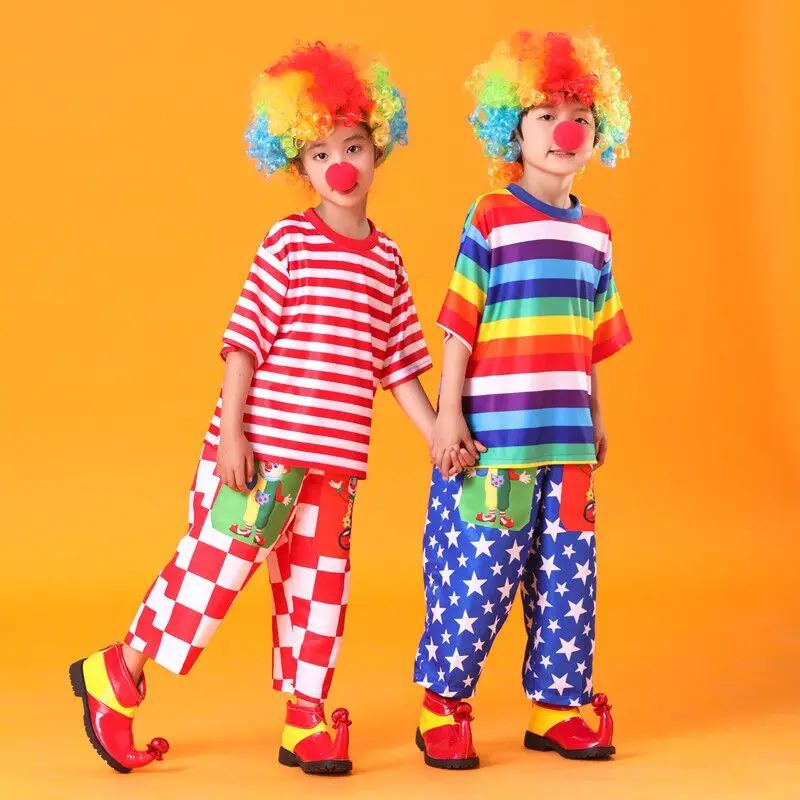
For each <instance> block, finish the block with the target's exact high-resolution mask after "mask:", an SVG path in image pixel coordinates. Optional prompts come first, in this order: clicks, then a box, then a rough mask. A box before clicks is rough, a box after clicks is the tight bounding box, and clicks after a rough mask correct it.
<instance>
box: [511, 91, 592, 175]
mask: <svg viewBox="0 0 800 800" xmlns="http://www.w3.org/2000/svg"><path fill="white" fill-rule="evenodd" d="M565 122H568V123H577V124H578V125H580V126H582V127H584V128H585V135H584V136H583V139H582V141H580V142H579V143H573V142H570V143H569V144H568V147H569V148H570V149H565V146H564V145H563V144H559V143H557V142H556V139H559V138H560V137H559V136H558V135H557V134H556V128H557V127H558V126H559V125H561V124H562V123H565ZM568 127H574V125H573V126H568ZM562 130H563V129H562ZM520 132H521V136H520V135H518V141H519V144H520V148H521V149H522V162H523V164H524V165H525V167H526V169H527V168H532V169H536V170H539V171H541V172H547V173H549V174H551V175H560V176H564V177H567V176H569V175H574V174H575V173H576V172H578V171H579V170H581V169H582V168H583V167H585V166H586V164H587V163H588V162H589V159H590V158H591V157H592V150H593V149H594V137H595V121H594V117H593V116H592V112H591V111H590V109H588V108H586V106H584V105H581V104H580V103H578V102H576V101H574V100H565V101H564V102H563V103H562V104H561V105H560V106H537V107H536V108H532V109H530V111H528V112H527V113H526V114H525V116H524V117H523V118H522V122H521V123H520ZM578 138H579V137H578Z"/></svg>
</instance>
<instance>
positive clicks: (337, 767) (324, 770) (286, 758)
mask: <svg viewBox="0 0 800 800" xmlns="http://www.w3.org/2000/svg"><path fill="white" fill-rule="evenodd" d="M278 763H279V764H283V766H284V767H300V769H301V770H303V772H305V774H306V775H346V774H347V773H348V772H351V771H352V769H353V762H352V761H345V760H342V759H335V758H328V759H325V760H323V761H303V759H302V758H298V757H297V756H296V755H295V754H294V753H292V752H290V751H289V750H287V749H286V748H285V747H281V749H280V750H278Z"/></svg>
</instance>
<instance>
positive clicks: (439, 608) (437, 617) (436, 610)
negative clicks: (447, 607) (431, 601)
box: [431, 600, 444, 625]
mask: <svg viewBox="0 0 800 800" xmlns="http://www.w3.org/2000/svg"><path fill="white" fill-rule="evenodd" d="M431 612H432V614H433V619H432V620H431V622H432V623H433V622H441V623H442V625H444V621H443V620H442V614H444V606H443V605H441V604H440V603H439V601H438V600H437V601H436V605H435V606H434V607H433V608H432V609H431Z"/></svg>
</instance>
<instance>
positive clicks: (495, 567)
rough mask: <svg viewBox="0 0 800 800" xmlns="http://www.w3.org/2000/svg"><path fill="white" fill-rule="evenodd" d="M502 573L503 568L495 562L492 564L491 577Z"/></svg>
mask: <svg viewBox="0 0 800 800" xmlns="http://www.w3.org/2000/svg"><path fill="white" fill-rule="evenodd" d="M502 571H503V568H502V567H501V566H500V564H498V562H497V561H495V562H494V564H492V575H499V574H500V573H501V572H502Z"/></svg>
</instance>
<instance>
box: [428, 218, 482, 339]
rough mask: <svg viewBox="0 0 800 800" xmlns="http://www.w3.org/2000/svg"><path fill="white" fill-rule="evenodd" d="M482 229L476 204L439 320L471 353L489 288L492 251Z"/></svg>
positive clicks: (467, 226) (464, 234) (462, 238)
mask: <svg viewBox="0 0 800 800" xmlns="http://www.w3.org/2000/svg"><path fill="white" fill-rule="evenodd" d="M480 228H481V226H480V225H479V219H478V218H477V203H476V204H474V205H473V206H472V208H470V210H469V213H468V214H467V219H466V221H465V223H464V230H463V231H462V233H461V243H460V245H459V248H458V256H457V257H456V264H455V269H454V270H453V277H452V279H451V280H450V287H449V289H448V291H447V295H446V297H445V300H444V304H443V306H442V310H441V311H440V313H439V318H438V320H437V322H438V324H439V326H440V327H441V328H443V329H444V331H445V333H446V334H447V335H448V336H455V337H456V338H457V339H458V340H459V341H460V342H461V343H462V344H463V345H464V346H465V347H466V348H467V349H468V350H469V351H470V352H472V349H473V347H474V346H475V341H476V339H477V337H478V328H479V327H480V320H481V316H482V314H483V308H484V306H485V304H486V292H487V290H488V287H489V264H490V260H491V249H490V247H489V243H488V241H487V239H486V236H485V235H484V233H483V232H482V231H481V229H480Z"/></svg>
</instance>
